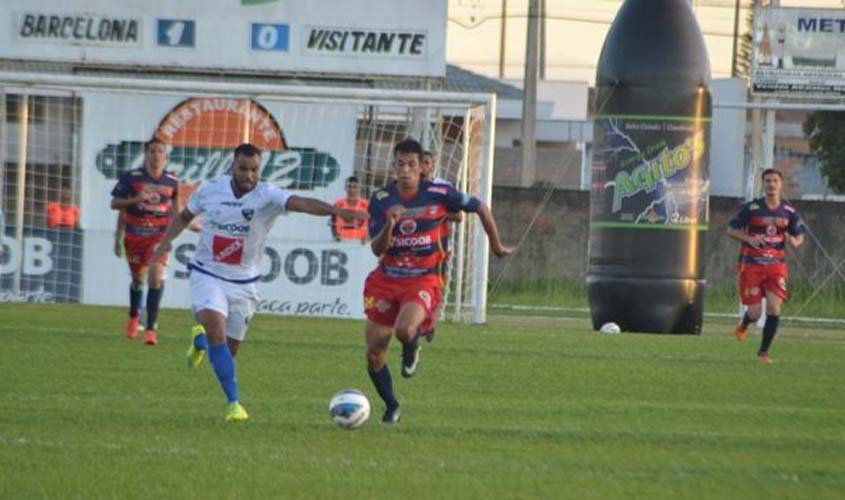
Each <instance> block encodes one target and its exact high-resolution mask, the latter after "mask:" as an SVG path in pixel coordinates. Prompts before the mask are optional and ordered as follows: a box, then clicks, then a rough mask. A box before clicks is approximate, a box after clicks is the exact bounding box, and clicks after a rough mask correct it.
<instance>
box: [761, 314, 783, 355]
mask: <svg viewBox="0 0 845 500" xmlns="http://www.w3.org/2000/svg"><path fill="white" fill-rule="evenodd" d="M779 323H780V316H766V324H765V325H763V342H761V343H760V351H758V352H769V347H770V346H771V345H772V341H773V340H775V334H776V333H777V332H778V324H779Z"/></svg>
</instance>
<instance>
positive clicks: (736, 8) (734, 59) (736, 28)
mask: <svg viewBox="0 0 845 500" xmlns="http://www.w3.org/2000/svg"><path fill="white" fill-rule="evenodd" d="M738 41H739V0H736V3H735V4H734V51H733V57H732V58H731V76H732V77H734V78H736V65H737V53H736V51H737V44H738Z"/></svg>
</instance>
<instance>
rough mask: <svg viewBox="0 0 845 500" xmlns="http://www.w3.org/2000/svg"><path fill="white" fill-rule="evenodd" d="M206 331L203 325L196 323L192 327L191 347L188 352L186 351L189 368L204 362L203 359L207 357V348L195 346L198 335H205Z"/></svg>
mask: <svg viewBox="0 0 845 500" xmlns="http://www.w3.org/2000/svg"><path fill="white" fill-rule="evenodd" d="M204 333H205V329H204V328H203V327H202V325H194V326H193V327H192V328H191V347H189V348H188V352H186V353H185V359H186V361H187V362H188V368H196V367H198V366H199V365H201V364H202V360H203V359H205V349H197V348H196V347H195V346H196V339H197V337H198V336H200V335H203V334H204Z"/></svg>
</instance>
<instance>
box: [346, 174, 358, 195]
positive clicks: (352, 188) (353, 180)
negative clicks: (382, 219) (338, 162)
mask: <svg viewBox="0 0 845 500" xmlns="http://www.w3.org/2000/svg"><path fill="white" fill-rule="evenodd" d="M360 194H361V183H360V182H358V178H357V177H355V176H354V175H353V176H350V177H347V179H346V196H347V197H349V198H357V197H358V196H359V195H360Z"/></svg>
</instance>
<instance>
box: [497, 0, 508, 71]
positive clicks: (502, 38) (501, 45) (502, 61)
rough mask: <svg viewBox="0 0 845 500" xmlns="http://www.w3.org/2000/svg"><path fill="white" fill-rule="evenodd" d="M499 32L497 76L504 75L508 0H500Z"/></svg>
mask: <svg viewBox="0 0 845 500" xmlns="http://www.w3.org/2000/svg"><path fill="white" fill-rule="evenodd" d="M501 26H502V27H501V31H500V33H499V78H504V77H505V40H506V37H507V34H508V0H502V24H501Z"/></svg>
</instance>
